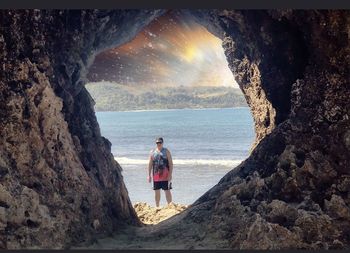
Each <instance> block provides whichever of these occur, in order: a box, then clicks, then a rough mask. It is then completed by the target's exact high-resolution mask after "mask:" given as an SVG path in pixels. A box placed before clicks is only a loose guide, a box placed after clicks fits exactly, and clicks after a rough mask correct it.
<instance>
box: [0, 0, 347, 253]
mask: <svg viewBox="0 0 350 253" xmlns="http://www.w3.org/2000/svg"><path fill="white" fill-rule="evenodd" d="M195 8H197V9H223V8H231V9H333V10H334V9H349V10H350V1H349V0H202V1H200V0H56V1H50V0H0V9H195ZM0 26H1V24H0ZM38 251H40V252H70V251H78V252H85V251H88V252H100V251H101V252H104V251H108V252H123V251H127V252H135V253H136V252H137V253H142V252H145V251H149V252H190V251H193V252H239V253H241V252H242V253H243V252H244V253H245V252H247V253H248V252H254V253H256V252H260V251H256V250H102V249H101V250H88V249H86V250H85V249H84V250H45V249H40V250H33V249H30V250H1V252H24V253H29V252H38ZM264 252H273V253H275V252H276V253H277V252H287V253H291V252H295V253H302V252H326V253H329V250H312V251H311V250H264ZM336 252H340V253H342V252H344V253H345V252H348V251H347V250H337V251H336Z"/></svg>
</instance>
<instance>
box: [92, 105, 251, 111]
mask: <svg viewBox="0 0 350 253" xmlns="http://www.w3.org/2000/svg"><path fill="white" fill-rule="evenodd" d="M245 108H248V109H249V106H236V107H208V108H174V109H166V108H165V109H149V110H147V109H140V110H125V111H95V113H100V112H163V111H179V110H196V111H200V110H220V109H245Z"/></svg>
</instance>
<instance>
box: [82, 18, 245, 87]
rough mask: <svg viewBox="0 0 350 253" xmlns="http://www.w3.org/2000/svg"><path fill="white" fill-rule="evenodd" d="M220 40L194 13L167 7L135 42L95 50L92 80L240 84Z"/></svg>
mask: <svg viewBox="0 0 350 253" xmlns="http://www.w3.org/2000/svg"><path fill="white" fill-rule="evenodd" d="M221 43H222V42H221V40H220V39H219V38H217V37H215V36H214V35H213V34H211V33H209V32H208V31H207V30H206V28H204V27H203V26H201V25H199V24H197V23H196V22H194V21H193V20H192V19H191V18H190V17H188V16H184V15H183V14H178V13H175V12H168V13H167V14H165V15H163V16H161V17H159V18H157V19H155V20H154V21H152V22H151V23H150V24H149V25H148V26H146V27H145V28H144V29H143V30H142V31H141V32H140V33H138V35H137V36H136V37H135V38H134V39H133V40H132V41H130V42H128V43H126V44H124V45H122V46H119V47H117V48H113V49H110V50H107V51H104V52H102V53H100V54H99V55H97V56H96V58H95V61H94V63H93V64H92V66H91V67H90V69H89V73H88V79H89V80H90V81H91V82H99V81H110V82H117V83H119V84H131V85H146V86H147V85H152V86H154V85H156V86H160V87H163V86H164V87H166V86H172V87H173V86H181V85H183V86H193V87H195V86H228V87H234V88H238V86H237V83H236V82H235V80H234V77H233V75H232V72H231V71H230V69H229V68H228V65H227V61H226V57H225V54H224V51H223V48H222V46H221Z"/></svg>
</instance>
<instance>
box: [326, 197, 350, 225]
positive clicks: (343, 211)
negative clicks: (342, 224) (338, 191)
mask: <svg viewBox="0 0 350 253" xmlns="http://www.w3.org/2000/svg"><path fill="white" fill-rule="evenodd" d="M324 205H325V211H326V212H327V214H329V216H331V217H333V218H336V219H337V218H342V219H346V220H348V219H350V208H349V207H348V206H347V205H346V204H345V202H344V200H343V199H342V198H341V197H340V196H338V195H332V198H331V200H330V201H328V200H325V203H324Z"/></svg>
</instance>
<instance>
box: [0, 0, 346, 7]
mask: <svg viewBox="0 0 350 253" xmlns="http://www.w3.org/2000/svg"><path fill="white" fill-rule="evenodd" d="M129 8H137V9H163V8H165V9H191V8H198V9H222V8H233V9H349V8H350V1H349V0H202V1H201V0H85V1H84V0H56V1H50V0H0V9H129Z"/></svg>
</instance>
